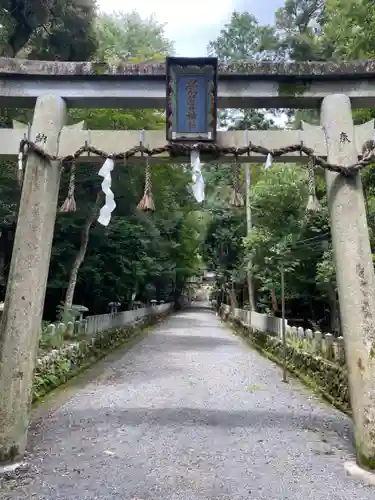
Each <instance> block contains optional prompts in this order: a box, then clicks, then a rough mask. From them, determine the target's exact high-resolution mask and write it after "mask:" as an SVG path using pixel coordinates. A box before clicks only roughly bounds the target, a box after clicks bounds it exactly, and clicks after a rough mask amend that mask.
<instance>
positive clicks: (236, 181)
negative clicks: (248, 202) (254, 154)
mask: <svg viewBox="0 0 375 500" xmlns="http://www.w3.org/2000/svg"><path fill="white" fill-rule="evenodd" d="M229 203H230V205H231V206H232V207H243V206H244V204H245V203H244V199H243V196H242V194H241V191H240V165H239V164H238V161H237V156H236V157H235V164H234V167H233V170H232V194H231V197H230V200H229Z"/></svg>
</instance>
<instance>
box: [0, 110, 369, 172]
mask: <svg viewBox="0 0 375 500" xmlns="http://www.w3.org/2000/svg"><path fill="white" fill-rule="evenodd" d="M13 127H14V128H13V129H0V158H1V159H16V158H17V155H18V150H19V145H20V142H21V140H22V139H24V138H25V137H26V138H28V139H29V140H30V141H32V142H35V141H36V139H37V138H36V137H27V134H28V126H27V125H25V124H23V123H20V122H17V121H14V123H13ZM354 129H355V134H354V135H355V144H354V145H353V146H354V147H355V150H356V152H357V155H358V157H360V156H361V154H362V147H363V145H364V143H365V142H367V141H370V140H372V139H373V137H374V121H373V120H371V121H369V122H367V123H364V124H362V125H356V126H355V128H354ZM140 137H141V134H140V131H139V130H85V123H84V122H79V123H77V124H75V125H70V126H65V127H64V128H63V129H62V131H61V135H60V141H59V151H58V156H59V157H66V156H69V155H72V154H74V153H75V151H77V150H78V149H79V148H80V147H82V146H84V145H85V144H86V145H89V146H95V147H96V148H97V149H99V150H101V151H104V152H106V153H107V154H116V153H122V152H125V151H128V150H130V149H132V148H134V147H136V146H139V144H140ZM142 137H143V141H144V145H145V146H146V147H147V148H149V149H155V148H162V147H163V146H165V145H166V139H165V131H164V130H156V131H155V130H152V131H149V130H146V131H144V132H143V133H142ZM246 140H248V141H249V143H251V144H253V145H256V146H261V147H264V148H266V149H268V150H276V149H280V148H284V147H287V146H290V145H294V144H303V145H304V146H306V147H308V148H311V149H312V150H313V151H314V154H315V155H316V156H320V157H322V158H326V157H327V149H326V139H325V134H324V130H323V128H321V127H319V126H312V125H309V124H307V123H305V122H302V129H301V130H249V131H248V132H247V133H246V135H245V132H244V131H229V132H228V131H226V132H218V134H217V141H216V144H217V145H218V146H219V147H235V148H244V147H247V146H248V144H246ZM340 140H342V138H340V137H338V138H337V141H338V142H339V141H340ZM40 145H41V147H42V143H40ZM202 160H203V161H209V160H210V158H209V157H206V156H205V157H204V159H203V158H202ZM234 160H235V157H234V155H233V154H230V155H220V156H219V157H218V158H215V159H212V161H213V162H215V163H232V162H233V161H234ZM144 161H145V158H144V156H143V157H142V155H141V153H137V154H136V155H135V156H133V157H132V158H130V159H129V160H128V163H129V164H134V163H138V164H139V163H144ZM150 161H151V162H152V163H154V164H158V163H159V164H160V163H174V164H176V163H189V161H190V159H189V157H188V156H181V157H171V156H170V155H169V153H167V152H165V153H161V154H159V155H155V156H152V157H150ZM264 161H265V156H264V155H263V154H256V153H251V154H250V156H248V155H243V156H240V157H238V162H239V163H262V162H264ZM88 162H90V163H102V162H103V159H102V158H101V157H99V156H97V155H95V154H90V156H88V154H87V153H84V154H82V156H80V157H79V158H78V159H77V160H76V163H88ZM275 162H278V163H288V162H289V163H301V162H302V163H306V162H307V157H306V156H304V155H301V154H300V153H299V152H297V153H289V154H285V155H283V156H281V157H278V158H277V159H275Z"/></svg>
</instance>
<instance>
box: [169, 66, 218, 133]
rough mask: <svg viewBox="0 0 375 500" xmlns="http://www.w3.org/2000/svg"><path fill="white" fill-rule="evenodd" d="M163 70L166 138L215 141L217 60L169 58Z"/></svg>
mask: <svg viewBox="0 0 375 500" xmlns="http://www.w3.org/2000/svg"><path fill="white" fill-rule="evenodd" d="M166 72H167V110H166V111H167V141H171V142H173V141H177V142H178V141H180V142H191V141H192V142H213V141H215V140H216V123H217V59H216V58H215V57H200V58H190V57H168V58H167V61H166Z"/></svg>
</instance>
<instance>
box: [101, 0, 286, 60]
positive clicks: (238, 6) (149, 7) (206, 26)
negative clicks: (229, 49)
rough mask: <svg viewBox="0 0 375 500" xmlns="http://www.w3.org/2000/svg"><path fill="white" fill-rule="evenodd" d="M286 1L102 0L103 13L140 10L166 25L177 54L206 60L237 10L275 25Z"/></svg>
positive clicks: (168, 35)
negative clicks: (214, 43) (212, 42)
mask: <svg viewBox="0 0 375 500" xmlns="http://www.w3.org/2000/svg"><path fill="white" fill-rule="evenodd" d="M283 4H284V0H157V1H155V0H99V7H100V10H102V11H104V12H107V13H110V12H113V11H115V10H117V11H123V12H131V11H133V10H136V11H138V12H139V14H140V15H141V16H142V17H150V15H151V14H154V17H155V18H156V19H157V20H158V21H159V22H161V23H165V33H166V36H167V38H169V39H170V40H173V41H174V42H175V49H176V55H178V56H181V57H199V56H201V57H204V56H206V55H207V45H208V42H209V41H210V40H214V39H215V38H216V37H217V36H218V35H219V33H220V30H221V28H222V27H223V26H224V24H225V23H226V22H228V21H229V19H230V16H231V14H232V12H233V11H234V10H237V11H240V12H241V11H247V12H251V13H252V14H254V16H255V17H256V18H257V19H258V21H259V22H260V23H261V24H266V23H272V22H273V20H274V14H275V10H276V9H277V8H278V7H281V6H282V5H283Z"/></svg>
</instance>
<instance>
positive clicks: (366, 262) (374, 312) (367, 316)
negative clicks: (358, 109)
mask: <svg viewBox="0 0 375 500" xmlns="http://www.w3.org/2000/svg"><path fill="white" fill-rule="evenodd" d="M321 125H322V128H323V131H324V134H325V137H326V145H327V153H328V154H327V156H328V161H329V162H330V163H332V164H339V165H343V166H348V165H350V164H353V163H356V162H357V161H358V157H357V148H356V136H355V135H356V134H355V129H356V128H357V127H354V125H353V119H352V110H351V104H350V99H349V98H348V97H347V96H346V95H343V94H334V95H330V96H327V97H326V98H325V99H324V100H323V103H322V107H321ZM309 127H311V126H308V127H307V128H309ZM359 127H368V133H369V137H368V139H372V137H373V134H374V130H373V121H372V122H369V123H367V124H364V125H361V126H358V128H359ZM357 147H358V145H357ZM325 178H326V184H327V195H328V206H329V213H330V220H331V233H332V243H333V250H334V257H335V263H336V277H337V285H338V295H339V301H340V314H341V324H342V333H343V336H344V341H345V349H346V356H347V366H348V374H349V388H350V399H351V407H352V413H353V419H354V426H355V440H356V448H357V463H358V465H359V466H362V467H364V468H368V469H375V357H374V354H375V277H374V264H373V262H372V253H371V248H370V241H369V232H368V226H367V219H366V209H365V202H364V196H363V189H362V182H361V176H360V173H357V174H355V175H354V176H353V177H345V176H344V175H342V174H337V173H335V172H330V171H328V170H326V172H325Z"/></svg>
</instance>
